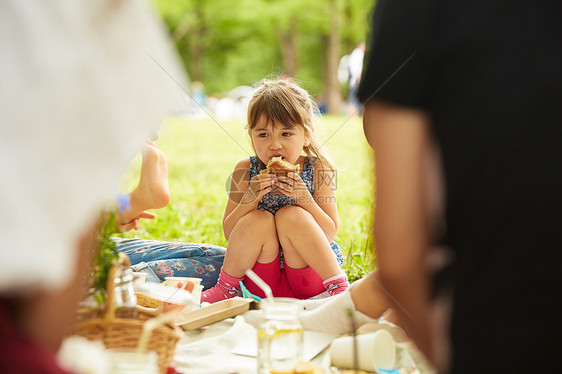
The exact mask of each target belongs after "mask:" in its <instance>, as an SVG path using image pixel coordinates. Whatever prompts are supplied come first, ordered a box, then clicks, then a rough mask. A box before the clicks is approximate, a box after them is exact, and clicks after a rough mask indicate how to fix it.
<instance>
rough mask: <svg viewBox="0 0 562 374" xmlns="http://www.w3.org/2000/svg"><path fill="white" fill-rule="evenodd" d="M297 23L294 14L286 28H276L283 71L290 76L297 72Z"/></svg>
mask: <svg viewBox="0 0 562 374" xmlns="http://www.w3.org/2000/svg"><path fill="white" fill-rule="evenodd" d="M297 24H298V20H297V17H296V16H293V17H291V21H290V24H289V29H288V30H281V29H279V30H278V35H279V40H280V41H281V54H282V55H283V73H284V74H285V75H288V76H290V77H294V76H295V75H296V74H297V70H298V64H297Z"/></svg>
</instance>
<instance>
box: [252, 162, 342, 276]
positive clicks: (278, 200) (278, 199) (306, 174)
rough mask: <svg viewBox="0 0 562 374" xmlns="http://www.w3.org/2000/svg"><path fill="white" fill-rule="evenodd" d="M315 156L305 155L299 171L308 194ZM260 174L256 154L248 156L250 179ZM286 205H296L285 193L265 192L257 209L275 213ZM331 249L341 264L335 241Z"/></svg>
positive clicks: (312, 182) (312, 180)
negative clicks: (273, 193)
mask: <svg viewBox="0 0 562 374" xmlns="http://www.w3.org/2000/svg"><path fill="white" fill-rule="evenodd" d="M316 160H317V158H316V157H308V156H307V157H306V158H305V160H304V167H303V168H302V172H301V179H302V180H303V182H304V183H305V184H306V187H307V188H308V191H309V192H310V194H311V195H312V194H314V167H315V166H316ZM259 174H260V162H259V160H258V159H257V157H256V156H250V180H251V179H252V178H253V177H255V176H256V175H259ZM288 205H296V202H295V200H293V199H292V198H290V197H289V196H286V195H272V194H269V193H268V194H265V195H264V196H263V198H262V199H261V201H260V202H259V203H258V207H257V208H256V209H258V210H267V211H268V212H270V213H271V214H273V215H275V213H277V211H278V210H279V209H281V208H283V207H285V206H288ZM330 247H332V251H333V252H334V254H335V256H336V260H337V261H338V264H339V265H340V267H341V266H342V265H343V255H342V252H341V249H340V246H339V245H338V243H336V242H335V241H333V242H331V243H330Z"/></svg>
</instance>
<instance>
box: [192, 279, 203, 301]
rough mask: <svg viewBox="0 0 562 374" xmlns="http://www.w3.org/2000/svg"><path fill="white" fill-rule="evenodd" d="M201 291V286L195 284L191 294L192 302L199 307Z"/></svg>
mask: <svg viewBox="0 0 562 374" xmlns="http://www.w3.org/2000/svg"><path fill="white" fill-rule="evenodd" d="M201 291H203V286H202V285H200V284H196V285H195V287H194V288H193V292H191V296H192V297H193V301H194V302H195V303H196V304H197V305H199V304H201Z"/></svg>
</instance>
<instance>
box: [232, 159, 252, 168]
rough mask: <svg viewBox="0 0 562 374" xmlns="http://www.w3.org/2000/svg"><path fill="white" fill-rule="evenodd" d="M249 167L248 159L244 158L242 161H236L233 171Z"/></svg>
mask: <svg viewBox="0 0 562 374" xmlns="http://www.w3.org/2000/svg"><path fill="white" fill-rule="evenodd" d="M250 166H251V161H250V157H245V158H243V159H240V160H238V162H237V163H236V166H235V167H234V169H249V168H250Z"/></svg>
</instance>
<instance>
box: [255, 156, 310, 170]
mask: <svg viewBox="0 0 562 374" xmlns="http://www.w3.org/2000/svg"><path fill="white" fill-rule="evenodd" d="M290 171H292V172H293V173H297V174H299V173H300V165H293V164H291V163H290V162H287V161H285V160H283V158H282V157H281V156H277V157H272V158H271V160H269V163H268V164H267V167H266V168H265V169H263V170H261V171H260V174H287V173H288V172H290Z"/></svg>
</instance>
